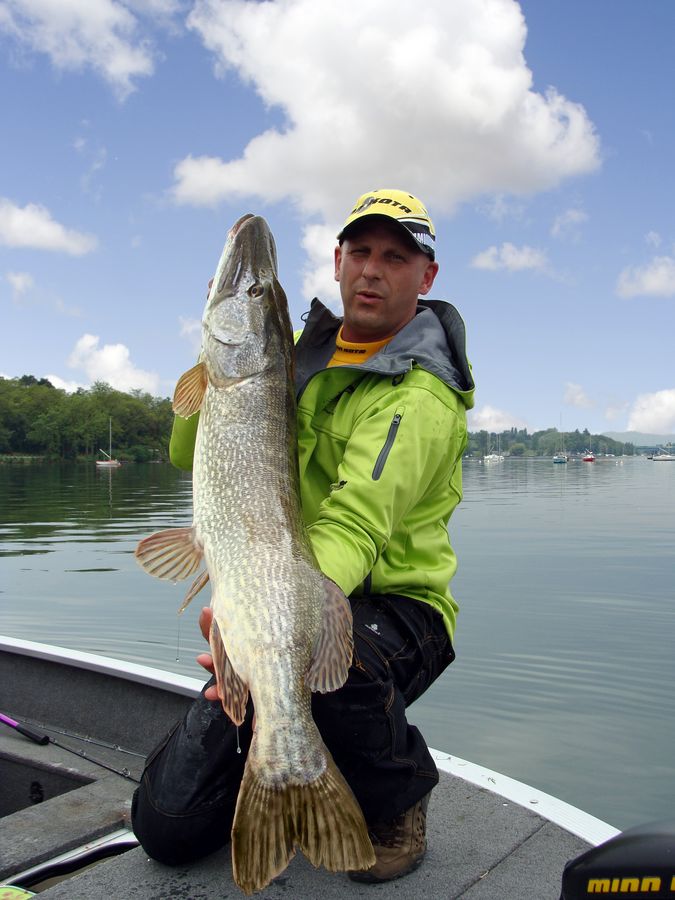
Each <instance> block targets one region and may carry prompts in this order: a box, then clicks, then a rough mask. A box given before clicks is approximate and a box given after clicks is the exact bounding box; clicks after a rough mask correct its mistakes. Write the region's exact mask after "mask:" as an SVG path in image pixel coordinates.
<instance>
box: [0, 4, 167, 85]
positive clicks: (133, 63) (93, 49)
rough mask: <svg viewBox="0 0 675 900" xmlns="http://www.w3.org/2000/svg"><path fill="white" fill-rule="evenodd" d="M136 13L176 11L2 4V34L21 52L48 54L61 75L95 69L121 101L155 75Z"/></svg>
mask: <svg viewBox="0 0 675 900" xmlns="http://www.w3.org/2000/svg"><path fill="white" fill-rule="evenodd" d="M132 10H134V11H136V12H138V13H140V14H146V15H152V16H153V17H155V16H157V15H159V16H161V15H164V16H166V15H170V14H172V13H173V12H175V11H176V10H177V5H176V4H175V3H172V2H167V0H155V2H152V0H145V2H142V0H135V2H134V0H131V2H127V3H121V2H118V0H61V2H59V0H3V2H2V3H1V4H0V31H4V32H5V33H6V34H8V35H9V36H10V37H12V38H13V39H14V40H15V41H16V42H17V44H18V45H19V46H21V47H22V48H23V49H25V50H27V51H29V52H35V53H43V54H46V55H47V56H48V57H49V58H50V60H51V62H52V64H53V65H54V66H55V67H56V68H58V69H66V70H81V69H85V68H90V69H93V70H94V71H96V72H97V73H98V74H99V75H101V76H102V77H103V78H104V79H105V80H106V81H107V82H108V83H109V84H110V85H111V86H112V87H113V88H114V90H115V92H116V93H117V94H118V96H119V97H120V98H122V99H123V98H124V97H126V96H127V95H128V94H129V93H130V92H131V91H132V90H134V79H136V78H138V77H140V76H144V75H150V74H152V72H153V69H154V53H153V50H152V49H151V46H150V44H149V41H148V40H147V38H145V37H144V36H143V35H141V34H139V31H140V23H139V19H138V17H137V16H136V15H134V14H133V12H132Z"/></svg>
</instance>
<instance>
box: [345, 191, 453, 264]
mask: <svg viewBox="0 0 675 900" xmlns="http://www.w3.org/2000/svg"><path fill="white" fill-rule="evenodd" d="M364 216H386V217H387V218H388V219H393V220H394V221H395V222H398V224H399V225H400V226H401V227H402V228H405V230H406V233H407V234H408V235H409V236H411V237H412V238H413V240H414V241H415V243H416V244H417V246H418V248H419V249H420V250H421V251H422V252H423V253H426V254H427V256H429V257H431V259H435V258H436V230H435V229H434V223H433V222H432V221H431V217H430V215H429V213H428V212H427V210H426V207H425V206H424V204H423V203H422V201H421V200H418V199H417V197H413V195H412V194H409V193H408V192H407V191H396V190H389V189H384V188H382V189H380V190H377V191H370V192H369V193H367V194H362V195H361V196H360V197H359V199H358V200H357V201H356V203H355V204H354V209H352V211H351V212H350V213H349V215H348V216H347V220H346V222H345V224H344V225H343V226H342V230H341V231H340V233H339V234H338V236H337V239H338V241H340V243H342V241H343V240H344V239H345V238H346V237H348V233H347V232H348V231H349V229H350V227H351V225H352V224H353V223H354V222H357V221H358V220H359V219H362V218H363V217H364Z"/></svg>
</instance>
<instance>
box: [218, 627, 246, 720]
mask: <svg viewBox="0 0 675 900" xmlns="http://www.w3.org/2000/svg"><path fill="white" fill-rule="evenodd" d="M209 643H210V644H211V655H212V657H213V667H214V671H215V673H216V681H217V683H218V696H219V697H220V702H221V703H222V704H223V709H224V710H225V712H226V713H227V714H228V716H229V717H230V718H231V719H232V721H233V722H234V724H235V725H241V724H242V722H243V721H244V716H245V715H246V704H247V703H248V685H247V684H246V682H245V681H243V679H241V678H240V677H239V675H237V673H236V672H235V671H234V668H233V667H232V663H231V662H230V660H229V659H228V657H227V653H226V652H225V643H224V641H223V636H222V633H221V628H220V625H219V624H218V621H217V619H216V618H215V616H214V618H213V621H212V622H211V632H210V634H209Z"/></svg>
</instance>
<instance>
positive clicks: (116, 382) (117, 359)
mask: <svg viewBox="0 0 675 900" xmlns="http://www.w3.org/2000/svg"><path fill="white" fill-rule="evenodd" d="M68 366H69V368H71V369H80V370H81V371H83V372H84V373H85V374H86V375H87V377H88V379H89V381H90V382H94V381H105V382H107V383H108V384H109V385H110V386H111V387H114V388H116V389H117V390H118V391H131V390H133V389H135V388H139V389H140V390H142V391H148V392H149V393H151V394H156V393H157V391H158V388H159V383H160V381H159V376H158V375H157V374H155V373H154V372H145V371H144V370H143V369H138V368H137V367H136V366H135V365H134V364H133V363H132V361H131V356H130V353H129V348H128V347H126V346H125V345H124V344H104V345H103V346H100V339H99V337H98V336H96V335H93V334H83V335H82V337H81V338H80V339H79V340H78V341H77V343H76V344H75V347H74V348H73V352H72V353H71V354H70V356H69V357H68Z"/></svg>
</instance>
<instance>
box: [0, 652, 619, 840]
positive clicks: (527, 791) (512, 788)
mask: <svg viewBox="0 0 675 900" xmlns="http://www.w3.org/2000/svg"><path fill="white" fill-rule="evenodd" d="M1 652H9V653H16V654H19V655H22V656H29V657H33V658H38V659H43V660H47V661H49V662H56V663H63V664H66V665H71V666H75V667H76V668H81V669H85V670H88V671H93V672H97V673H99V674H104V675H110V676H113V677H116V678H120V679H125V680H127V681H132V682H136V683H140V684H144V685H148V686H151V687H155V688H160V689H163V690H167V691H170V692H173V693H176V694H180V695H183V696H186V697H196V696H197V695H198V694H199V693H200V691H201V689H202V687H203V682H202V681H200V680H199V679H197V678H192V677H190V676H187V675H179V674H177V673H174V672H169V671H166V670H164V669H156V668H153V667H151V666H146V665H142V664H140V663H132V662H129V661H126V660H118V659H113V658H112V657H107V656H101V655H99V654H94V653H87V652H84V651H80V650H71V649H68V648H65V647H59V646H56V645H54V644H42V643H38V642H36V641H27V640H23V639H21V638H11V637H8V636H5V635H0V653H1ZM429 750H430V752H431V755H432V757H433V758H434V761H435V762H436V765H437V766H438V768H439V769H440V770H441V771H443V772H445V773H447V774H449V775H451V776H454V777H457V778H460V779H462V780H464V781H467V782H469V783H470V784H474V785H476V786H478V787H481V788H483V789H485V790H487V791H489V792H490V793H492V794H495V795H497V796H500V797H503V798H504V799H505V800H509V801H511V802H513V803H516V804H518V805H519V806H522V807H525V808H527V809H530V810H531V811H532V812H535V813H536V814H537V815H539V816H540V817H541V818H542V819H545V820H546V821H549V822H551V823H553V824H554V825H558V826H559V827H561V828H563V829H564V830H565V831H568V832H571V833H572V834H574V835H576V836H577V837H579V838H582V839H583V840H585V841H586V842H588V843H589V844H592V845H595V846H597V844H599V843H603V842H604V841H606V840H609V839H610V838H611V837H614V836H615V835H617V834H619V833H620V832H619V829H616V828H614V827H613V826H611V825H609V824H608V823H607V822H604V821H602V820H601V819H598V818H597V817H595V816H592V815H591V814H590V813H586V812H584V811H583V810H581V809H579V808H578V807H575V806H572V805H571V804H569V803H566V802H565V801H564V800H560V799H559V798H557V797H554V796H552V795H551V794H547V793H545V792H544V791H540V790H539V789H537V788H535V787H532V786H531V785H528V784H526V783H525V782H521V781H518V780H517V779H514V778H511V777H510V776H508V775H504V774H502V773H500V772H496V771H494V770H492V769H488V768H487V767H485V766H481V765H479V764H476V763H473V762H469V761H467V760H464V759H460V758H459V757H457V756H454V755H451V754H449V753H447V752H444V751H439V750H435V749H433V748H431V747H430V748H429Z"/></svg>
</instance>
